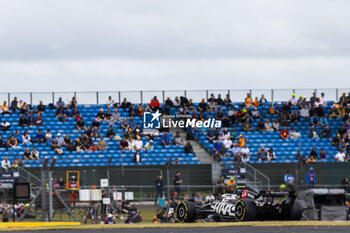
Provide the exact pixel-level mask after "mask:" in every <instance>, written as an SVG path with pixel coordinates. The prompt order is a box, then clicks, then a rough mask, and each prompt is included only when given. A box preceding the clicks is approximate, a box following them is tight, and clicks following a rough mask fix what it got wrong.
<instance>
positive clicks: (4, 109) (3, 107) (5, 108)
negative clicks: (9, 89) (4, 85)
mask: <svg viewBox="0 0 350 233" xmlns="http://www.w3.org/2000/svg"><path fill="white" fill-rule="evenodd" d="M1 110H2V114H3V115H4V114H12V111H11V110H10V109H9V107H8V105H7V101H4V103H3V104H2V105H1Z"/></svg>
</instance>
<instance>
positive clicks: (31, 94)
mask: <svg viewBox="0 0 350 233" xmlns="http://www.w3.org/2000/svg"><path fill="white" fill-rule="evenodd" d="M29 99H30V105H31V106H32V107H33V93H32V92H30V93H29Z"/></svg>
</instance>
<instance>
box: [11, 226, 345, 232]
mask: <svg viewBox="0 0 350 233" xmlns="http://www.w3.org/2000/svg"><path fill="white" fill-rule="evenodd" d="M16 232H23V233H28V232H31V233H32V232H33V233H67V232H68V233H83V232H84V233H95V232H103V233H122V232H123V233H124V232H125V233H183V232H189V233H222V232H224V233H226V232H227V233H272V232H283V233H323V232H327V233H329V232H336V233H349V232H350V227H332V226H320V227H214V228H141V229H131V228H129V229H125V228H123V229H121V228H120V229H118V228H114V229H95V230H86V229H85V230H83V229H82V230H54V231H51V230H40V231H16Z"/></svg>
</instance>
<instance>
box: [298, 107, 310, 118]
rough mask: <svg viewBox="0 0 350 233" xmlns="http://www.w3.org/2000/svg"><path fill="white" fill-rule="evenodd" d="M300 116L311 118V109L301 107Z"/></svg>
mask: <svg viewBox="0 0 350 233" xmlns="http://www.w3.org/2000/svg"><path fill="white" fill-rule="evenodd" d="M300 116H301V117H303V118H309V117H310V111H309V109H308V108H307V107H306V106H303V107H302V109H300Z"/></svg>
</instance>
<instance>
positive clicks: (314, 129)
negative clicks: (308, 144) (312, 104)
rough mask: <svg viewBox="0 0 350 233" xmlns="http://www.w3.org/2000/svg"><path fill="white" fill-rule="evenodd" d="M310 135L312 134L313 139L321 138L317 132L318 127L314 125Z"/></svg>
mask: <svg viewBox="0 0 350 233" xmlns="http://www.w3.org/2000/svg"><path fill="white" fill-rule="evenodd" d="M309 135H310V138H311V139H319V136H318V133H317V131H316V128H315V127H314V126H312V127H311V129H310V134H309Z"/></svg>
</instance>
